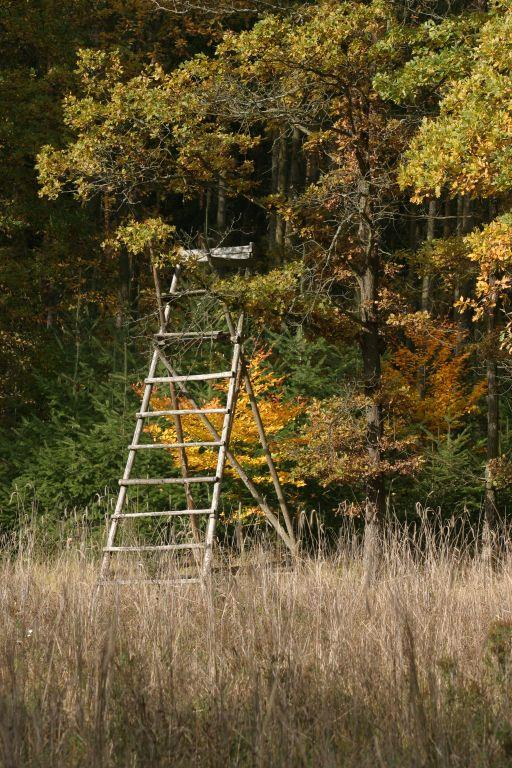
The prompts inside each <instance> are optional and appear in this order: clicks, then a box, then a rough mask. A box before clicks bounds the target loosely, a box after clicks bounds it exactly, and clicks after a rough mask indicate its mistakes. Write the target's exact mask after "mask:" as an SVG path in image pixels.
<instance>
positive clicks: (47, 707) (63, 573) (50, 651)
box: [0, 536, 512, 768]
mask: <svg viewBox="0 0 512 768" xmlns="http://www.w3.org/2000/svg"><path fill="white" fill-rule="evenodd" d="M268 562H269V560H268V558H267V556H266V554H265V552H263V551H259V552H258V551H254V552H251V553H250V555H249V556H248V559H247V561H246V567H244V568H243V569H241V570H240V571H239V572H238V574H236V575H233V574H229V573H228V572H225V573H218V574H216V576H215V583H214V588H213V592H212V593H208V592H206V591H202V590H201V589H200V588H198V587H196V586H193V587H187V588H180V589H175V590H174V591H172V590H169V589H167V588H156V587H155V586H154V585H141V586H140V587H137V588H133V587H132V586H130V587H122V588H121V589H120V590H119V591H118V592H115V591H103V592H102V593H101V594H100V595H99V597H98V599H97V601H96V602H95V603H94V600H93V598H94V594H95V578H96V575H97V562H96V561H95V559H94V557H93V556H92V555H91V557H90V558H88V557H87V556H84V555H83V554H82V555H80V554H78V553H74V552H72V551H68V552H65V553H64V554H63V555H62V556H61V557H59V558H57V559H55V558H54V559H52V560H48V561H45V560H44V558H40V557H37V558H36V557H35V556H34V555H32V554H30V552H25V553H23V552H22V553H20V554H18V555H17V557H6V558H5V559H4V561H3V564H2V565H1V574H0V614H1V616H2V620H1V622H2V631H1V632H0V744H1V753H0V754H1V762H2V765H3V766H6V768H14V767H15V766H16V767H18V766H41V768H46V766H52V767H54V768H57V767H60V766H62V767H64V766H65V767H66V768H74V767H75V766H102V767H103V766H104V767H105V768H107V767H110V766H119V767H122V768H127V767H128V766H155V767H156V766H171V765H172V766H187V767H189V766H201V767H202V766H208V767H211V768H216V767H217V766H222V768H226V766H258V768H260V767H261V768H263V767H266V766H268V767H269V768H270V767H271V766H272V767H274V766H293V767H294V768H295V767H296V766H297V767H299V766H315V767H320V766H322V767H324V766H326V767H330V766H332V767H333V768H334V766H336V767H337V766H368V767H370V766H371V767H372V768H373V767H374V766H461V767H462V766H463V767H464V768H472V767H473V766H479V767H480V766H509V765H510V764H511V761H512V655H511V651H512V561H510V560H509V559H508V558H507V557H506V558H505V559H504V561H503V562H502V563H501V564H499V565H497V566H495V567H494V568H492V569H491V568H490V567H489V565H488V564H486V563H484V562H483V561H482V560H481V559H472V558H470V557H469V555H466V554H465V553H464V550H463V548H461V547H459V548H449V547H448V546H444V545H441V544H435V543H434V542H430V545H429V546H427V547H426V548H425V547H424V548H423V550H422V552H421V554H419V553H418V552H415V550H414V547H413V545H412V544H411V541H410V540H408V539H406V538H404V537H401V538H400V537H398V536H395V537H390V538H389V540H388V541H387V543H386V544H385V547H384V554H383V559H382V562H381V565H380V568H379V571H378V574H377V577H376V580H375V581H374V582H373V583H372V585H371V586H370V587H369V588H368V589H363V587H362V586H361V585H362V583H363V579H362V566H361V558H360V555H359V553H358V552H357V551H354V547H353V545H352V546H351V548H349V547H348V545H347V548H346V549H344V548H343V547H341V548H340V550H339V552H338V554H336V555H330V556H325V557H321V556H319V557H315V558H309V559H308V558H305V559H304V560H303V561H302V562H301V563H300V564H299V565H298V566H297V567H296V568H295V569H293V570H286V569H280V568H278V567H276V566H275V565H269V564H268Z"/></svg>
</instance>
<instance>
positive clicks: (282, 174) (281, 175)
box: [276, 133, 288, 255]
mask: <svg viewBox="0 0 512 768" xmlns="http://www.w3.org/2000/svg"><path fill="white" fill-rule="evenodd" d="M287 170H288V147H287V142H286V135H285V134H284V133H282V134H281V137H280V139H279V156H278V163H277V194H278V195H279V196H280V197H281V198H284V197H285V195H286V184H287ZM285 234H286V221H285V220H284V218H283V216H282V215H281V214H280V213H278V214H277V216H276V248H277V250H278V251H279V252H280V253H281V255H282V252H283V250H284V245H285Z"/></svg>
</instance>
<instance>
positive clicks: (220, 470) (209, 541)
mask: <svg viewBox="0 0 512 768" xmlns="http://www.w3.org/2000/svg"><path fill="white" fill-rule="evenodd" d="M243 321H244V317H243V313H242V314H241V315H240V318H239V320H238V324H237V328H236V335H233V341H234V347H233V357H232V361H231V371H232V374H233V376H232V378H231V379H230V382H229V387H228V394H227V398H226V408H227V413H226V415H225V417H224V423H223V425H222V432H221V436H220V439H221V446H220V449H219V455H218V458H217V469H216V472H215V477H216V480H215V484H214V486H213V493H212V501H211V512H210V516H209V518H208V526H207V529H206V537H205V551H204V559H203V576H206V575H207V574H208V573H209V571H210V567H211V562H212V557H213V539H214V535H215V526H216V523H217V518H218V512H219V503H220V493H221V490H222V479H223V476H224V466H225V464H226V452H227V450H228V445H229V437H230V434H231V428H232V426H233V420H234V417H235V403H236V396H237V391H238V387H239V384H240V360H241V353H242V328H243Z"/></svg>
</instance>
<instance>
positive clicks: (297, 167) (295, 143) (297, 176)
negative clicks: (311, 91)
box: [285, 128, 302, 248]
mask: <svg viewBox="0 0 512 768" xmlns="http://www.w3.org/2000/svg"><path fill="white" fill-rule="evenodd" d="M301 180H302V168H301V132H300V131H299V129H298V128H294V129H293V133H292V142H291V152H290V183H289V189H288V198H289V199H290V200H294V199H295V198H296V197H297V196H298V194H299V190H300V185H301ZM294 234H295V230H294V228H293V225H292V223H291V222H290V221H287V222H286V238H285V242H286V247H287V248H291V247H292V246H293V241H294V237H293V236H294Z"/></svg>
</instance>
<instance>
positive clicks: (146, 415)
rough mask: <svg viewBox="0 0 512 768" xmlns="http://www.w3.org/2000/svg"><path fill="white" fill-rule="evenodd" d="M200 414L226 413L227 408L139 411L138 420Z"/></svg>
mask: <svg viewBox="0 0 512 768" xmlns="http://www.w3.org/2000/svg"><path fill="white" fill-rule="evenodd" d="M200 413H205V414H206V413H228V409H227V408H182V409H181V410H179V409H178V410H176V411H139V413H136V414H135V415H136V416H137V418H138V419H150V418H157V417H158V416H193V415H194V414H200Z"/></svg>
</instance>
